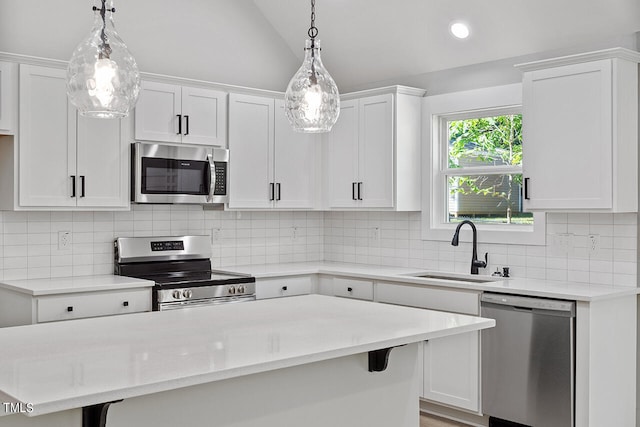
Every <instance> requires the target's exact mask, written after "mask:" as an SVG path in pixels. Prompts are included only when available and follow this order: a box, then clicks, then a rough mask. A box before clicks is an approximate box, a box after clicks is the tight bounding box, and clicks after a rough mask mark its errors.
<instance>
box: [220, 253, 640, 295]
mask: <svg viewBox="0 0 640 427" xmlns="http://www.w3.org/2000/svg"><path fill="white" fill-rule="evenodd" d="M227 268H228V269H229V270H233V271H237V272H239V273H246V274H251V275H253V276H255V277H256V278H257V279H261V278H273V277H284V276H295V275H305V274H327V275H338V276H339V275H345V276H350V277H356V278H363V279H370V280H378V281H390V282H396V283H403V284H409V285H414V286H438V287H445V288H456V289H468V290H475V291H483V292H501V293H510V294H519V295H529V296H538V297H547V298H559V299H569V300H576V301H595V300H599V299H607V298H616V297H621V296H628V295H637V294H638V293H640V288H636V287H631V286H615V285H590V284H583V283H572V282H560V281H551V280H540V279H525V278H509V279H503V278H501V277H491V276H485V275H478V276H472V275H469V274H455V276H457V277H459V278H461V279H463V280H460V281H458V280H440V279H426V278H419V277H413V276H412V275H415V274H423V273H427V271H425V270H424V269H416V268H402V267H385V266H377V265H366V264H346V263H334V262H322V261H319V262H305V263H285V264H259V265H238V266H234V267H227ZM429 273H435V274H445V275H446V274H449V273H446V272H435V271H432V272H429ZM465 278H473V279H478V278H482V279H487V280H492V281H491V282H484V283H470V282H465V281H464V279H465ZM257 286H260V284H259V282H258V284H257Z"/></svg>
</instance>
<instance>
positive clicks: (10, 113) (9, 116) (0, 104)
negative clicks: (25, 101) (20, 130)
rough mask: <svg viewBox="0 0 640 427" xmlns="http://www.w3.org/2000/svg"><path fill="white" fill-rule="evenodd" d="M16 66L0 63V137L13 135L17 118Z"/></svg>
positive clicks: (9, 63)
mask: <svg viewBox="0 0 640 427" xmlns="http://www.w3.org/2000/svg"><path fill="white" fill-rule="evenodd" d="M17 86H18V64H15V63H11V62H0V135H13V134H14V133H15V131H16V127H17V124H16V119H17V117H18V114H17V111H18V94H17Z"/></svg>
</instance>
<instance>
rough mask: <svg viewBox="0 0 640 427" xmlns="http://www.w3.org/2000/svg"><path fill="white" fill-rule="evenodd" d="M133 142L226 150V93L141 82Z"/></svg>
mask: <svg viewBox="0 0 640 427" xmlns="http://www.w3.org/2000/svg"><path fill="white" fill-rule="evenodd" d="M135 139H136V140H139V141H160V142H175V143H180V142H183V143H189V144H203V145H216V146H220V147H226V145H227V94H226V92H220V91H216V90H211V89H203V88H196V87H189V86H179V85H172V84H165V83H156V82H150V81H143V82H142V87H141V90H140V98H139V99H138V104H137V105H136V110H135Z"/></svg>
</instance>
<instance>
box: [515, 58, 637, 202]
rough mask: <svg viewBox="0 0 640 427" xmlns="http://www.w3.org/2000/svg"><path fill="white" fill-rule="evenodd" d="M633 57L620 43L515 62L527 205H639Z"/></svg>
mask: <svg viewBox="0 0 640 427" xmlns="http://www.w3.org/2000/svg"><path fill="white" fill-rule="evenodd" d="M638 62H640V54H638V53H637V52H633V51H630V50H626V49H620V48H617V49H609V50H605V51H599V52H593V53H588V54H580V55H573V56H568V57H563V58H557V59H551V60H544V61H538V62H532V63H527V64H522V65H519V66H518V67H519V68H520V69H522V70H523V71H524V80H523V91H524V92H523V141H524V144H523V158H524V164H523V177H524V195H523V199H524V208H525V209H526V210H529V211H554V210H556V211H594V212H636V211H637V210H638V185H637V181H638V172H637V169H638Z"/></svg>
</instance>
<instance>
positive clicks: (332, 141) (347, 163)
mask: <svg viewBox="0 0 640 427" xmlns="http://www.w3.org/2000/svg"><path fill="white" fill-rule="evenodd" d="M328 140H329V144H328V150H329V153H328V159H329V168H328V169H329V179H328V182H329V192H330V193H329V206H331V207H332V208H349V207H355V206H357V201H356V200H355V199H356V190H355V183H356V182H357V181H358V101H357V100H352V101H345V102H342V103H341V104H340V117H338V121H337V122H336V124H335V125H333V128H332V129H331V132H330V133H329V134H328Z"/></svg>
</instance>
